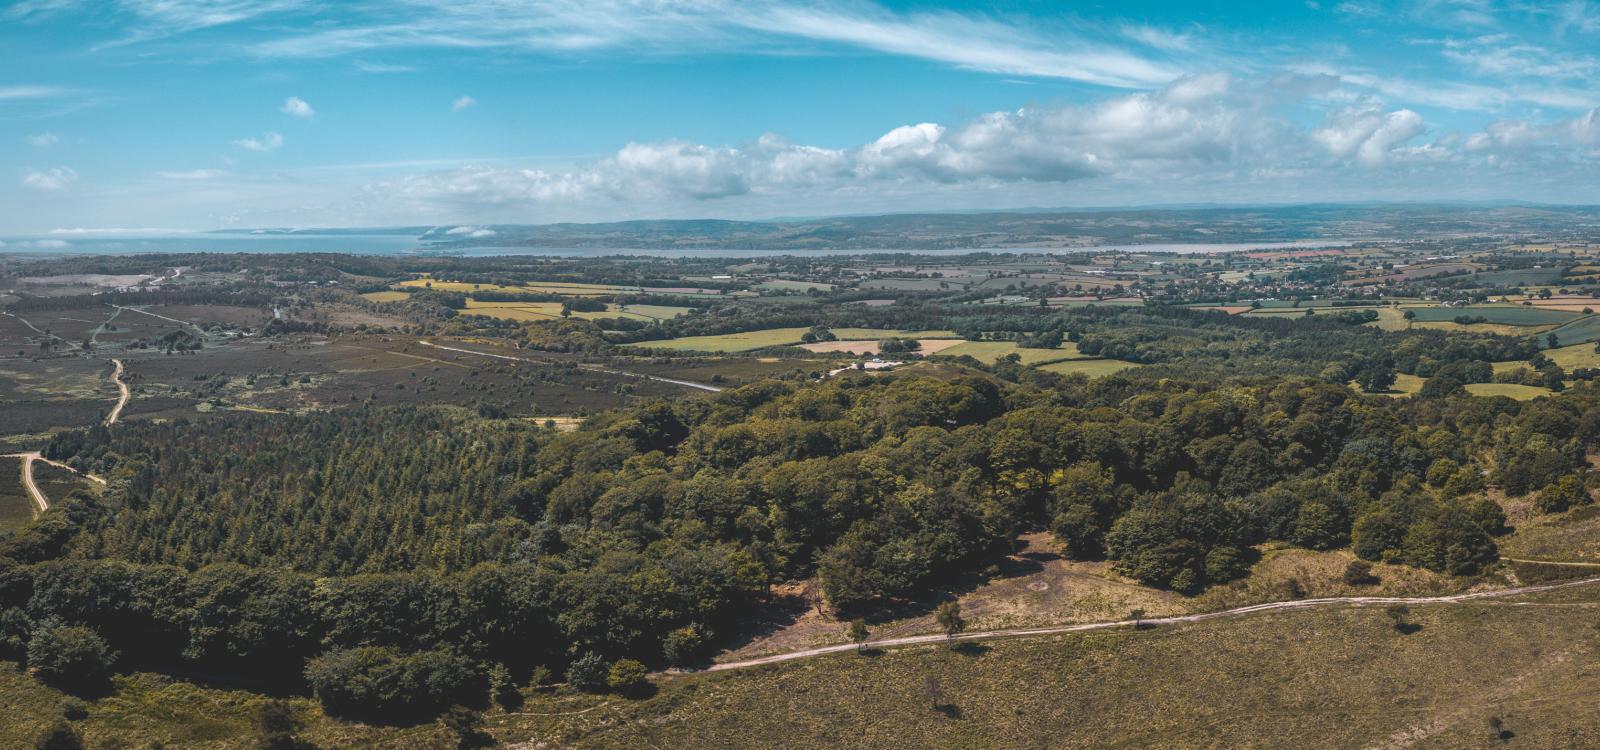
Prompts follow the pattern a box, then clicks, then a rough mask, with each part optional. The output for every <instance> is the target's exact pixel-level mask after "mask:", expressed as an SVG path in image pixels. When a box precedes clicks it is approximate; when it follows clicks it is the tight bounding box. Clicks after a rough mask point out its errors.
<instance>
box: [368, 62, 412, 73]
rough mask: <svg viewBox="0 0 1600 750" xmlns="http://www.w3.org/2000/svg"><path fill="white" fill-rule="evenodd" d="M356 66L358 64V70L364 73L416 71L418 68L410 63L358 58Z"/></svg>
mask: <svg viewBox="0 0 1600 750" xmlns="http://www.w3.org/2000/svg"><path fill="white" fill-rule="evenodd" d="M355 66H356V70H359V71H361V72H363V73H375V74H384V73H414V72H416V70H417V69H416V68H415V67H413V66H410V65H395V64H393V63H381V62H368V61H366V60H357V61H356V62H355Z"/></svg>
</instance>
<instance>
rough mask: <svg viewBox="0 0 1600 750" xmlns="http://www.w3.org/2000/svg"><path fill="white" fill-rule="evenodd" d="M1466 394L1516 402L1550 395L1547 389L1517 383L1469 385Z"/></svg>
mask: <svg viewBox="0 0 1600 750" xmlns="http://www.w3.org/2000/svg"><path fill="white" fill-rule="evenodd" d="M1467 392H1468V393H1471V394H1472V395H1474V396H1505V397H1507V398H1511V399H1515V400H1517V401H1528V400H1530V399H1535V398H1539V397H1540V396H1549V395H1551V391H1550V389H1549V388H1540V387H1539V386H1536V385H1521V384H1518V383H1471V384H1468V385H1467Z"/></svg>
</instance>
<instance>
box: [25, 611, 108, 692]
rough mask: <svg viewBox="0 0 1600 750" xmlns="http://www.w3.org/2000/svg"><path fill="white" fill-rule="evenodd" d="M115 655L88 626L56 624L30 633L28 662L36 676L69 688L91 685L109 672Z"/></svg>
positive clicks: (104, 641)
mask: <svg viewBox="0 0 1600 750" xmlns="http://www.w3.org/2000/svg"><path fill="white" fill-rule="evenodd" d="M116 660H117V655H116V653H115V652H113V651H112V650H111V646H109V645H107V644H106V640H105V639H104V638H101V637H100V634H99V633H96V632H95V631H94V630H93V629H91V628H85V627H78V626H75V625H56V626H53V627H47V628H44V629H43V630H40V631H39V632H37V633H34V634H33V640H32V641H30V642H29V643H28V666H29V667H30V668H32V669H33V670H35V673H36V674H37V675H38V676H39V679H41V680H44V681H45V682H49V683H51V684H54V685H57V686H61V687H70V688H94V687H98V686H100V685H102V684H104V683H105V681H106V678H108V677H110V676H111V665H112V664H115V663H116Z"/></svg>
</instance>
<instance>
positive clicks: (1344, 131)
mask: <svg viewBox="0 0 1600 750" xmlns="http://www.w3.org/2000/svg"><path fill="white" fill-rule="evenodd" d="M1425 129H1426V125H1425V124H1424V123H1423V120H1422V116H1421V115H1419V114H1417V113H1416V112H1413V111H1411V110H1409V109H1399V110H1395V111H1393V112H1384V111H1383V110H1382V109H1381V108H1379V107H1377V106H1376V105H1368V106H1360V107H1352V108H1348V109H1344V110H1341V111H1338V112H1333V113H1330V114H1329V115H1328V118H1327V119H1326V120H1324V121H1323V123H1322V125H1321V126H1320V127H1318V128H1317V129H1316V130H1315V131H1312V133H1311V137H1312V138H1313V139H1315V140H1316V141H1317V142H1319V143H1321V144H1322V145H1323V146H1324V147H1325V148H1327V150H1328V152H1329V153H1331V154H1333V155H1334V156H1335V157H1338V158H1340V159H1347V158H1350V157H1355V159H1356V160H1358V161H1360V162H1362V163H1363V164H1381V163H1383V162H1384V161H1385V160H1387V159H1389V158H1390V156H1391V155H1392V153H1393V152H1394V150H1395V149H1396V148H1397V147H1399V146H1401V145H1403V144H1404V143H1405V142H1406V141H1409V140H1411V139H1413V138H1415V137H1417V136H1419V135H1421V134H1422V132H1423V131H1424V130H1425Z"/></svg>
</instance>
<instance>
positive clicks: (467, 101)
mask: <svg viewBox="0 0 1600 750" xmlns="http://www.w3.org/2000/svg"><path fill="white" fill-rule="evenodd" d="M477 103H478V100H477V99H474V98H472V97H470V96H462V97H459V98H457V99H456V100H455V101H453V102H450V111H451V112H460V111H461V110H463V109H466V108H467V107H470V106H472V105H474V104H477Z"/></svg>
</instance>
